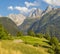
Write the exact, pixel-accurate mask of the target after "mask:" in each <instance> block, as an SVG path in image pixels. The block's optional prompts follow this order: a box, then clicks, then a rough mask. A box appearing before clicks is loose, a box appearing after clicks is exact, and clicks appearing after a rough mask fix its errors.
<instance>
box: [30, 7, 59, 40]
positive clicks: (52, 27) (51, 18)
mask: <svg viewBox="0 0 60 54" xmlns="http://www.w3.org/2000/svg"><path fill="white" fill-rule="evenodd" d="M30 30H33V31H35V32H36V33H43V34H45V33H49V34H50V35H51V36H57V37H58V38H59V39H60V8H58V9H54V10H51V11H50V12H48V13H46V14H45V15H44V16H42V18H41V19H40V20H38V21H36V22H35V23H34V24H33V25H32V26H31V27H30Z"/></svg>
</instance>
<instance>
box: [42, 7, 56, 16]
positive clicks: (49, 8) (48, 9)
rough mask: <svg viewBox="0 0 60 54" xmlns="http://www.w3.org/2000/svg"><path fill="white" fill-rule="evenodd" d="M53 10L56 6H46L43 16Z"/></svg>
mask: <svg viewBox="0 0 60 54" xmlns="http://www.w3.org/2000/svg"><path fill="white" fill-rule="evenodd" d="M52 10H55V8H53V7H51V6H48V7H47V8H46V10H45V11H43V13H42V16H43V15H45V14H46V13H48V12H50V11H52Z"/></svg>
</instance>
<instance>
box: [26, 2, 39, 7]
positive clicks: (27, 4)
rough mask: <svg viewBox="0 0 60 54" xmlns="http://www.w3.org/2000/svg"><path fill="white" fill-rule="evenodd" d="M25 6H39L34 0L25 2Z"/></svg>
mask: <svg viewBox="0 0 60 54" xmlns="http://www.w3.org/2000/svg"><path fill="white" fill-rule="evenodd" d="M25 5H26V7H30V6H39V4H38V2H37V1H34V2H33V3H31V2H27V1H26V2H25Z"/></svg>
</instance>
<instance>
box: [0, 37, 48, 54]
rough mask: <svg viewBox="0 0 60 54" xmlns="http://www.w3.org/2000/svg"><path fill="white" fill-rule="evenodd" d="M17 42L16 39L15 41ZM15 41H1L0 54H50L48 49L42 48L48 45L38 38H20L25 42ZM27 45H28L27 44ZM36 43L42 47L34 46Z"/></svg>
mask: <svg viewBox="0 0 60 54" xmlns="http://www.w3.org/2000/svg"><path fill="white" fill-rule="evenodd" d="M15 40H16V39H15ZM15 40H1V41H0V54H49V53H48V52H47V50H48V48H44V47H42V46H43V45H45V46H46V45H47V46H49V45H48V43H46V42H44V41H47V40H45V39H43V38H42V39H39V38H36V37H30V36H29V37H28V36H24V37H20V40H22V41H23V42H18V43H16V42H14V41H15ZM26 43H27V44H26ZM35 43H39V44H40V45H41V46H39V47H35V46H33V45H34V44H35Z"/></svg>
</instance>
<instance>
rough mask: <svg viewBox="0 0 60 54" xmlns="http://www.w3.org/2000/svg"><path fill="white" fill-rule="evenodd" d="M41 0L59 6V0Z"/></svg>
mask: <svg viewBox="0 0 60 54" xmlns="http://www.w3.org/2000/svg"><path fill="white" fill-rule="evenodd" d="M43 1H44V2H46V3H48V4H50V5H53V6H60V0H43Z"/></svg>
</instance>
